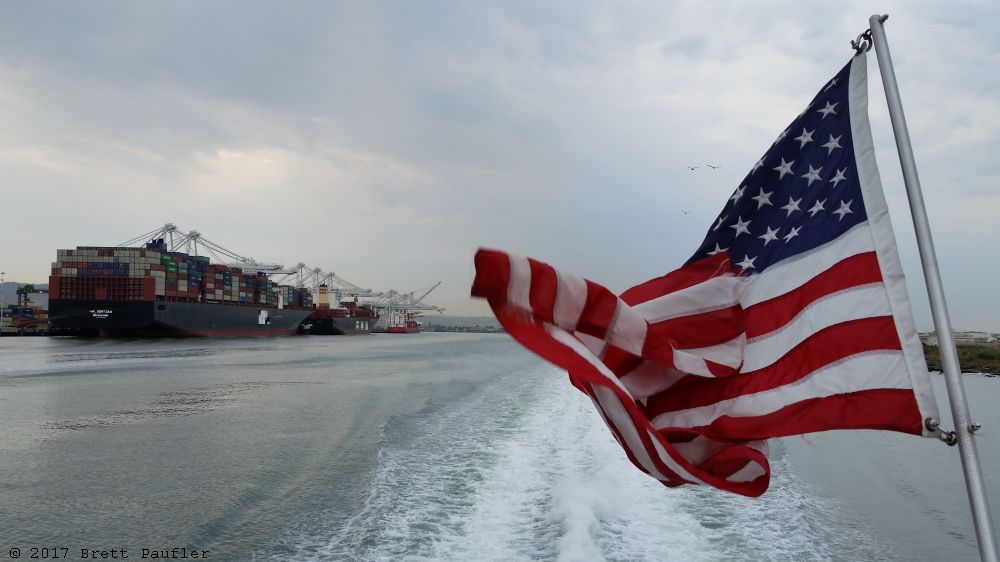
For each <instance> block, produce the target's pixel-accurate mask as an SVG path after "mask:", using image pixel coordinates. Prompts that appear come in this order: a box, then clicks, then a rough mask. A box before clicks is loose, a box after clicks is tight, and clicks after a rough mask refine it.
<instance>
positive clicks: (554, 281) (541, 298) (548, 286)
mask: <svg viewBox="0 0 1000 562" xmlns="http://www.w3.org/2000/svg"><path fill="white" fill-rule="evenodd" d="M528 265H529V266H531V292H530V293H529V299H530V302H531V310H533V311H534V313H535V315H536V316H538V317H539V318H541V319H542V320H545V321H546V322H553V321H554V320H553V318H552V310H553V307H555V304H556V287H557V285H558V284H559V279H558V277H557V276H556V270H555V269H553V268H552V266H551V265H549V264H547V263H542V262H540V261H536V260H533V259H530V258H529V259H528Z"/></svg>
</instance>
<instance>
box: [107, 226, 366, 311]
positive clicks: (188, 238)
mask: <svg viewBox="0 0 1000 562" xmlns="http://www.w3.org/2000/svg"><path fill="white" fill-rule="evenodd" d="M149 240H162V241H163V243H164V244H166V245H167V250H168V251H171V252H184V253H186V254H189V255H192V256H194V255H200V254H199V252H200V251H203V252H207V253H208V254H210V255H211V256H212V257H214V258H215V262H216V263H228V265H229V266H230V267H238V268H240V269H242V270H243V271H244V272H246V273H265V274H267V275H282V277H280V278H276V279H274V281H275V282H277V283H279V284H280V283H283V282H287V281H290V280H291V279H294V280H295V286H296V287H299V288H303V287H308V288H310V289H312V290H313V292H314V293H315V291H317V290H318V289H319V286H320V285H324V284H325V285H326V286H327V287H329V288H330V293H331V294H332V295H333V296H335V298H336V301H334V302H337V303H339V302H340V300H341V299H343V298H344V297H352V296H353V297H377V296H380V295H382V293H376V292H374V291H372V290H371V289H365V288H362V287H360V286H358V285H355V284H354V283H351V282H350V281H348V280H346V279H344V278H342V277H340V276H338V275H336V274H335V273H333V272H324V271H323V270H322V269H321V268H318V267H315V268H311V267H309V266H307V265H306V264H304V263H301V262H300V263H298V264H296V265H295V267H292V268H286V267H285V266H283V265H281V264H275V263H257V261H256V260H254V259H253V258H251V257H246V256H242V255H240V254H238V253H236V252H234V251H232V250H230V249H228V248H226V247H225V246H222V245H221V244H218V243H216V242H212V241H211V240H209V239H207V238H205V237H204V236H202V235H201V233H200V232H198V231H197V230H192V231H190V232H184V231H183V230H180V229H178V228H177V227H176V226H175V225H174V224H173V223H169V222H168V223H167V224H165V225H163V226H161V227H159V228H157V229H155V230H152V231H150V232H147V233H145V234H141V235H139V236H136V237H135V238H132V239H130V240H126V241H125V242H122V243H121V244H118V246H135V245H140V244H143V243H145V242H148V241H149ZM293 276H294V277H293ZM290 278H291V279H290Z"/></svg>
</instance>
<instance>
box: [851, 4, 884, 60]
mask: <svg viewBox="0 0 1000 562" xmlns="http://www.w3.org/2000/svg"><path fill="white" fill-rule="evenodd" d="M887 19H889V14H885V15H883V16H881V17H880V18H879V21H880V23H885V20H887ZM874 44H875V42H874V41H872V30H871V28H869V29H866V30H864V32H862V33H861V34H860V35H858V38H857V39H855V40H854V41H851V48H853V49H854V56H858V55H860V54H861V53H867V52H868V51H870V50H872V46H873V45H874Z"/></svg>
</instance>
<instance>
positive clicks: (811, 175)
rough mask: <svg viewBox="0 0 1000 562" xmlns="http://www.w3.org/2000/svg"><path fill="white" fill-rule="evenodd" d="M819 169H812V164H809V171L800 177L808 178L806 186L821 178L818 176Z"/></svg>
mask: <svg viewBox="0 0 1000 562" xmlns="http://www.w3.org/2000/svg"><path fill="white" fill-rule="evenodd" d="M819 170H820V169H819V168H817V169H813V167H812V164H810V165H809V171H808V172H807V173H805V174H802V177H804V178H806V179H807V180H809V183H807V184H806V186H812V184H813V182H814V181H816V180H821V179H823V178H821V177H819Z"/></svg>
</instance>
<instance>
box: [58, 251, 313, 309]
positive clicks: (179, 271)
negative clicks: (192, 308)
mask: <svg viewBox="0 0 1000 562" xmlns="http://www.w3.org/2000/svg"><path fill="white" fill-rule="evenodd" d="M49 294H50V298H54V299H74V300H98V301H154V300H155V301H177V302H203V303H218V304H230V305H245V306H255V307H262V306H263V307H269V308H276V307H278V305H279V299H280V302H281V304H282V306H283V307H288V308H311V307H312V293H311V292H310V291H309V290H308V289H297V288H295V287H292V286H288V285H277V284H275V283H273V282H272V281H270V280H269V279H268V278H267V275H266V274H264V273H256V274H253V273H244V272H243V270H242V269H240V268H237V267H228V266H226V265H222V264H212V263H210V261H209V259H208V258H207V257H204V256H191V255H188V254H185V253H181V252H168V251H166V248H165V246H164V245H162V244H158V243H150V244H147V245H146V247H144V248H123V247H100V246H78V247H77V248H76V249H75V250H57V252H56V261H55V262H53V263H52V275H51V277H50V278H49Z"/></svg>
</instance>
